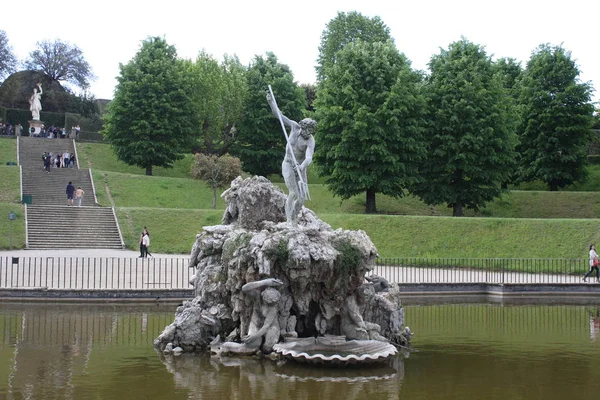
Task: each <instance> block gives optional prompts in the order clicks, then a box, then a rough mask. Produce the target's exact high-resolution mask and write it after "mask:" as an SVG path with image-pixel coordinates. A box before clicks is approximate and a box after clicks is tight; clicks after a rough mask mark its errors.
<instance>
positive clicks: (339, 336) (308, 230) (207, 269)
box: [154, 87, 411, 365]
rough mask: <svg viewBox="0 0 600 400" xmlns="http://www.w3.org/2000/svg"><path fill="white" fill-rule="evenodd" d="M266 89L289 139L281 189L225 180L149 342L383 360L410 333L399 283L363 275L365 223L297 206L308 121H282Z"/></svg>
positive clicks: (177, 349)
mask: <svg viewBox="0 0 600 400" xmlns="http://www.w3.org/2000/svg"><path fill="white" fill-rule="evenodd" d="M269 92H270V93H269V94H268V95H267V100H268V102H269V105H270V107H271V109H272V111H273V114H274V115H275V116H276V117H277V118H278V119H279V121H280V122H281V126H282V128H283V131H284V135H285V138H286V141H287V143H288V144H287V147H286V155H285V158H284V160H283V164H282V175H283V177H284V180H285V183H286V186H287V188H288V191H289V194H288V196H286V195H285V194H284V193H283V192H282V191H281V190H280V189H278V188H277V187H275V186H274V185H273V184H272V183H271V182H270V181H269V180H267V179H266V178H264V177H259V176H255V177H253V178H247V179H242V178H241V177H238V178H236V179H235V180H234V181H233V182H232V183H231V187H230V188H229V189H228V190H226V191H225V192H224V193H223V195H222V197H223V198H224V199H225V202H226V204H227V208H226V210H225V213H224V215H223V219H222V222H221V225H216V226H206V227H204V228H203V231H202V232H201V233H200V234H198V235H197V236H196V241H195V243H194V244H193V246H192V251H191V257H190V267H193V268H196V274H195V276H194V278H193V279H192V281H191V283H192V284H193V285H194V289H195V296H196V297H195V298H194V299H193V300H191V301H186V302H184V303H183V305H182V306H180V307H179V308H178V309H177V312H176V314H175V321H174V322H173V323H172V324H170V325H169V326H167V327H166V328H165V330H164V332H163V333H162V334H161V335H160V336H159V337H158V338H157V339H156V340H155V342H154V344H155V346H156V347H157V348H158V349H159V350H161V351H163V352H164V353H167V354H168V353H175V354H180V353H181V352H196V351H207V350H209V349H210V351H211V352H213V353H215V354H218V355H231V354H234V355H252V354H261V353H262V354H277V353H278V354H279V356H280V357H286V358H292V359H296V360H299V361H303V362H314V363H328V364H343V365H346V364H353V363H371V362H377V361H381V360H385V359H387V358H389V357H391V356H393V355H394V354H396V348H395V347H394V345H404V344H406V342H407V341H408V340H409V339H410V336H411V334H410V330H408V329H405V330H403V329H402V328H403V324H404V314H403V309H402V308H401V304H400V293H399V290H398V287H397V285H390V284H389V283H388V282H387V281H386V280H385V279H383V278H381V277H377V276H371V277H369V278H365V276H366V275H367V273H368V272H369V271H370V270H371V269H372V266H373V264H374V263H375V260H376V258H377V250H376V248H375V246H374V245H373V243H372V242H371V240H370V239H369V237H368V236H367V234H366V233H365V232H364V231H361V230H358V231H350V230H343V229H337V230H334V229H333V228H332V227H331V226H329V225H328V224H326V223H325V222H323V221H321V220H320V219H319V218H318V217H317V216H316V215H315V214H314V213H313V212H312V211H311V210H309V209H308V208H306V207H304V202H305V201H306V200H308V199H310V195H309V190H308V185H307V181H306V169H307V167H308V166H309V165H310V163H311V161H312V154H313V151H314V138H313V136H312V132H313V129H314V127H315V124H316V123H315V121H313V120H311V119H305V120H302V121H300V123H297V122H295V121H291V120H289V119H288V118H286V117H285V116H283V115H282V114H281V112H280V111H279V109H278V108H277V104H276V103H275V99H274V96H273V92H272V91H271V88H270V87H269ZM284 125H288V126H289V127H290V128H291V130H290V134H289V136H288V134H287V131H286V130H285V126H284ZM222 338H223V339H222ZM275 357H276V356H275Z"/></svg>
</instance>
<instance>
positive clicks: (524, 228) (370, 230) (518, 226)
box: [117, 207, 600, 258]
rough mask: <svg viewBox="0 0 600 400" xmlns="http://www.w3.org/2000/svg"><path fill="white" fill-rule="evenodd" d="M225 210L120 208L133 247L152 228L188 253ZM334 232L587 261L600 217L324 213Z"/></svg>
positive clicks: (467, 254)
mask: <svg viewBox="0 0 600 400" xmlns="http://www.w3.org/2000/svg"><path fill="white" fill-rule="evenodd" d="M222 213H223V212H222V210H191V209H187V210H186V209H166V208H162V209H158V208H128V207H119V208H117V216H118V218H119V223H120V226H121V231H122V233H123V237H124V240H125V243H126V244H127V247H128V248H131V249H136V248H137V247H138V235H139V232H140V231H141V229H142V227H144V226H147V227H148V229H149V230H150V232H151V235H152V249H153V250H154V251H156V252H160V253H184V254H185V253H188V252H189V251H190V250H191V245H192V243H193V241H194V238H195V235H196V234H197V233H199V232H201V231H202V227H203V226H210V225H218V224H219V223H220V221H221V216H222ZM320 217H321V218H322V219H323V220H324V221H325V222H327V223H329V224H330V225H331V226H332V228H334V229H336V228H343V229H352V230H357V229H362V230H364V231H365V232H366V233H367V234H368V235H369V236H370V238H371V240H372V241H373V243H374V244H375V246H376V247H377V249H378V251H379V254H380V256H381V257H385V258H393V257H423V258H584V257H586V255H587V250H588V246H589V244H590V243H593V242H595V243H600V220H598V219H589V220H582V219H523V218H520V219H519V218H502V219H500V218H452V217H420V216H389V215H361V214H354V215H350V214H322V215H320Z"/></svg>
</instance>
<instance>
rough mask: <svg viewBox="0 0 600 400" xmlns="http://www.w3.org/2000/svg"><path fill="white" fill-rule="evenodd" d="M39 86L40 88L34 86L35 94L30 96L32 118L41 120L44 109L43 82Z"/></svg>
mask: <svg viewBox="0 0 600 400" xmlns="http://www.w3.org/2000/svg"><path fill="white" fill-rule="evenodd" d="M37 87H38V88H39V89H40V90H39V91H38V90H37V89H36V88H33V94H32V95H31V97H30V98H29V110H30V111H31V119H33V120H34V121H39V120H40V111H42V102H41V99H42V93H43V92H42V84H41V83H38V84H37Z"/></svg>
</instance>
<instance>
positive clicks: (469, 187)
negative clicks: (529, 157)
mask: <svg viewBox="0 0 600 400" xmlns="http://www.w3.org/2000/svg"><path fill="white" fill-rule="evenodd" d="M429 68H430V71H431V75H430V76H429V78H428V80H427V92H428V102H429V107H428V109H429V120H430V121H431V124H430V127H429V130H430V132H429V134H428V137H429V152H428V157H427V159H426V160H425V163H424V164H423V165H422V166H421V168H420V170H421V171H422V173H423V174H424V177H425V179H424V181H423V182H422V183H420V184H419V185H418V186H417V187H416V188H415V190H414V193H415V194H417V195H418V196H419V197H420V198H421V199H422V200H423V201H425V202H426V203H427V204H430V205H436V204H442V203H446V204H447V205H448V207H451V208H452V209H453V213H452V214H453V215H454V216H457V217H458V216H462V215H463V208H464V207H466V208H468V209H473V210H475V211H477V210H478V209H479V208H480V207H483V206H485V204H486V202H488V201H491V200H492V199H494V198H495V197H497V196H499V195H500V193H501V184H502V182H505V181H507V180H508V179H509V177H510V168H507V166H510V163H511V162H512V160H513V159H514V158H515V151H514V147H515V144H516V143H515V142H516V136H515V133H514V126H513V125H512V121H513V120H514V119H513V118H512V114H513V110H512V108H511V106H510V102H509V101H507V98H508V94H507V92H506V89H504V87H503V83H504V77H503V76H502V75H501V74H497V73H495V72H496V70H495V68H494V66H493V64H492V61H491V60H490V58H489V57H488V56H487V55H486V53H485V51H484V49H483V48H481V47H480V46H478V45H475V44H473V43H470V42H469V41H467V40H466V39H464V38H463V39H461V40H460V41H458V42H454V43H452V44H450V46H449V47H448V50H442V51H441V53H440V54H438V55H434V56H433V57H432V58H431V61H430V62H429Z"/></svg>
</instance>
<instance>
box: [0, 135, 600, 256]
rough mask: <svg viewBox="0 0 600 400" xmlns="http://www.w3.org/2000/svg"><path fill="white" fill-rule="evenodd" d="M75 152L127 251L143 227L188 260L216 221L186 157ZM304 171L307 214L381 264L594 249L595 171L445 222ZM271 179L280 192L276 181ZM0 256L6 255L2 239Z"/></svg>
mask: <svg viewBox="0 0 600 400" xmlns="http://www.w3.org/2000/svg"><path fill="white" fill-rule="evenodd" d="M77 146H78V151H79V158H80V165H81V166H82V167H83V168H87V167H91V168H92V171H93V175H94V183H95V186H96V190H97V197H98V201H99V203H100V204H101V205H103V206H110V205H111V199H112V201H113V202H114V205H115V207H116V209H117V215H118V218H119V223H120V225H121V231H122V233H123V236H124V239H125V242H126V244H127V247H128V248H131V249H137V247H138V235H139V232H140V231H141V229H142V227H143V226H147V227H148V228H149V230H150V232H151V234H152V246H151V251H155V252H161V253H188V252H189V251H190V249H191V244H192V242H193V241H194V238H195V235H196V234H197V233H198V232H200V231H201V230H202V227H203V226H206V225H217V224H219V223H220V220H221V215H222V213H223V209H224V208H225V204H224V202H223V201H222V200H221V198H220V197H218V202H217V210H212V209H211V206H212V191H211V190H210V189H209V188H208V187H207V186H206V184H205V183H203V182H201V181H196V180H193V179H191V178H190V177H189V174H188V172H189V169H190V165H191V163H192V156H191V155H188V156H187V157H186V158H185V159H184V160H181V161H178V162H177V163H176V165H175V168H173V169H164V168H155V170H154V173H155V175H154V176H146V175H144V170H143V169H141V168H136V167H131V166H128V165H126V164H124V163H122V162H119V161H118V160H117V159H116V157H115V156H114V154H113V153H112V150H111V149H110V147H109V146H108V145H106V144H98V143H78V144H77ZM15 152H16V141H14V140H0V161H2V160H3V158H6V159H7V160H9V159H10V157H11V155H12V157H13V159H14V160H15V161H16V156H15ZM4 164H5V163H4ZM309 171H310V173H311V174H312V176H310V177H309V182H311V184H310V193H311V197H312V200H310V201H308V202H307V203H306V206H307V207H309V208H311V209H312V210H314V211H315V212H316V213H317V215H319V216H320V218H322V219H323V220H324V221H326V222H328V223H329V224H331V225H332V227H333V228H339V227H342V228H344V229H362V230H364V231H365V232H367V234H368V235H369V236H370V237H371V239H372V240H373V242H374V243H375V245H376V246H377V248H378V250H379V253H380V256H382V257H430V258H484V257H498V258H503V257H507V258H510V257H519V258H582V257H586V254H587V249H588V246H589V244H590V243H592V242H596V243H599V244H600V220H599V219H598V218H599V216H600V166H591V167H590V180H588V182H587V183H586V184H582V185H579V186H575V187H574V188H579V190H580V191H574V190H566V191H560V192H548V191H545V190H544V189H545V187H544V186H543V185H542V184H528V185H526V186H525V185H522V186H520V187H519V189H525V190H513V191H511V192H509V193H507V194H505V195H503V196H502V197H501V198H499V199H497V200H495V201H493V202H491V203H489V204H488V205H487V207H485V208H484V209H482V210H480V211H479V212H478V213H474V212H472V211H467V212H466V215H467V216H468V217H469V218H451V217H449V216H450V215H451V212H452V211H451V209H449V208H447V207H446V206H445V205H440V206H436V207H430V206H427V205H426V204H424V203H423V202H421V201H419V200H418V199H416V198H414V197H412V196H407V197H404V198H400V199H394V198H392V197H389V196H384V195H377V208H378V211H379V214H377V215H365V214H363V213H364V204H365V196H364V194H361V195H358V196H354V197H352V198H350V199H348V200H344V201H341V200H340V199H339V198H337V197H333V196H332V194H331V193H330V192H329V190H328V189H327V187H326V186H325V185H324V184H323V183H322V182H323V180H320V179H319V178H318V177H317V176H316V175H315V169H310V170H309ZM0 176H2V179H0V212H2V213H4V217H2V216H0V217H1V220H2V222H0V229H1V232H8V229H9V225H8V219H7V218H6V215H8V212H9V211H11V210H13V209H14V211H15V212H16V213H17V215H18V217H17V218H18V219H17V221H20V222H18V223H17V222H15V224H14V228H15V230H14V238H15V239H14V240H13V244H14V245H15V246H16V247H22V246H23V245H24V242H25V238H24V224H23V215H22V214H23V211H22V206H21V205H20V204H19V203H18V201H19V173H18V168H15V167H10V166H6V165H0ZM270 178H271V180H272V181H273V182H275V184H276V185H277V186H279V187H280V188H282V189H284V191H286V190H285V185H284V184H283V182H282V179H281V177H279V176H271V177H270ZM536 185H537V186H536ZM574 188H572V189H574ZM534 189H538V190H534ZM221 192H222V191H219V192H218V196H220V195H221ZM19 235H20V236H19ZM16 238H18V240H17V239H16ZM17 243H18V244H17ZM0 248H8V237H7V235H6V234H4V235H3V236H2V238H0Z"/></svg>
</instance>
